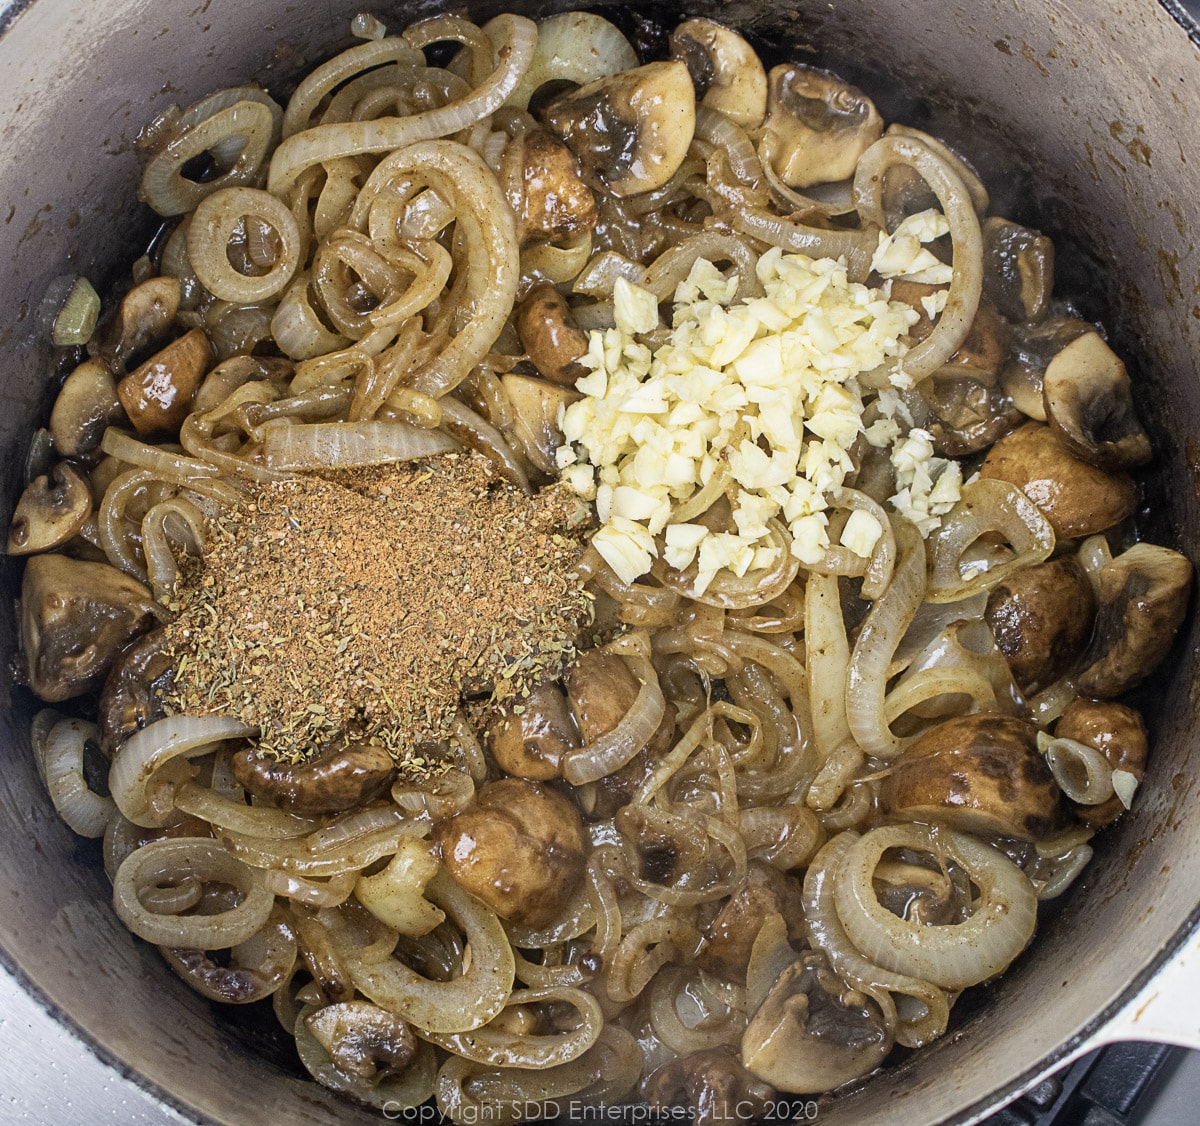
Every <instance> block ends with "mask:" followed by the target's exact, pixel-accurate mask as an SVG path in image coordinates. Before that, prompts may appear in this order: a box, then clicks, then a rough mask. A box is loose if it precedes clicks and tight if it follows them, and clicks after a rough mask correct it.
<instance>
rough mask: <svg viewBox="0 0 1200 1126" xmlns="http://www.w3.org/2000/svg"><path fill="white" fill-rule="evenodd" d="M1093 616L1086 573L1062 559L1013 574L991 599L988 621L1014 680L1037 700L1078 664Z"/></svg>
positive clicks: (1067, 558) (1068, 559)
mask: <svg viewBox="0 0 1200 1126" xmlns="http://www.w3.org/2000/svg"><path fill="white" fill-rule="evenodd" d="M1095 615H1096V599H1095V596H1094V595H1093V594H1092V584H1091V582H1090V580H1089V579H1088V577H1087V573H1086V572H1085V571H1084V569H1083V567H1081V566H1080V564H1079V562H1078V561H1077V560H1076V559H1075V558H1074V557H1073V556H1070V555H1064V556H1061V557H1060V558H1058V559H1051V560H1050V561H1049V562H1047V563H1039V564H1037V565H1036V566H1034V567H1022V568H1021V569H1019V570H1017V571H1014V572H1012V573H1011V574H1010V575H1009V576H1008V578H1006V579H1005V580H1004V581H1003V582H1001V583H1000V585H999V586H997V587H996V588H995V589H993V590H992V592H991V594H990V595H989V596H988V601H987V611H986V614H985V617H986V619H987V623H988V625H989V626H990V627H991V629H992V635H993V636H994V637H995V639H996V645H997V646H998V647H999V649H1000V652H1001V653H1003V654H1004V656H1005V657H1006V658H1007V659H1008V665H1009V668H1011V669H1012V674H1013V679H1014V680H1016V682H1017V684H1018V685H1019V686H1020V688H1021V690H1022V691H1023V692H1024V693H1025V694H1026V695H1033V694H1035V693H1037V692H1040V691H1041V690H1042V689H1043V688H1046V687H1048V686H1049V685H1050V684H1052V683H1053V682H1054V681H1056V680H1058V679H1059V677H1061V676H1063V675H1064V674H1065V673H1066V672H1067V671H1068V670H1069V669H1070V668H1071V666H1072V665H1073V664H1074V663H1075V661H1076V660H1078V658H1079V654H1080V653H1081V652H1082V651H1083V649H1084V647H1085V646H1086V645H1087V643H1088V639H1089V638H1090V637H1091V635H1092V620H1093V619H1094V617H1095Z"/></svg>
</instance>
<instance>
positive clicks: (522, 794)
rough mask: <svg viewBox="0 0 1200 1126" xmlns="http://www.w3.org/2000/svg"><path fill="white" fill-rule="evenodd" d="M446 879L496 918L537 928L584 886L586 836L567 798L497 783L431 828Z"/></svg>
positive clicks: (535, 786)
mask: <svg viewBox="0 0 1200 1126" xmlns="http://www.w3.org/2000/svg"><path fill="white" fill-rule="evenodd" d="M434 840H435V841H436V842H437V844H438V845H440V847H441V851H442V863H443V864H444V865H445V866H446V870H447V871H448V872H449V873H450V875H451V876H453V877H454V879H455V880H456V881H457V882H458V883H459V884H460V885H461V886H462V887H463V888H465V889H466V890H467V891H469V892H470V893H471V894H472V895H473V896H475V898H476V899H479V900H482V902H484V903H485V904H487V906H488V907H490V908H491V909H492V910H493V911H495V912H496V914H497V915H499V916H500V917H501V918H502V919H508V920H511V921H512V922H514V923H517V924H518V925H520V926H525V927H531V928H534V929H536V928H537V927H540V926H545V925H546V924H547V923H549V922H550V921H551V920H552V919H554V918H555V916H557V915H558V914H559V913H560V912H561V911H562V909H563V908H564V907H565V906H566V905H567V903H568V902H569V901H570V899H571V897H572V896H573V895H575V894H576V892H578V891H579V889H580V888H581V887H582V886H583V873H584V868H585V867H586V864H587V859H586V848H587V835H586V834H585V833H584V831H583V822H582V821H581V820H580V818H579V813H578V811H577V810H576V809H575V806H573V805H572V804H571V803H570V802H569V801H567V799H566V798H564V797H561V796H560V795H559V794H557V793H555V792H554V791H553V790H551V789H549V788H548V787H546V786H544V785H542V783H540V782H529V781H526V780H525V779H524V778H502V779H501V780H500V781H499V782H491V783H489V784H488V785H486V786H484V787H483V788H482V789H481V790H480V791H479V792H478V794H476V796H475V804H474V805H473V806H471V807H469V808H468V809H465V810H463V811H462V812H461V813H458V814H455V815H454V816H453V817H451V818H449V819H448V820H446V821H443V822H442V823H441V824H440V825H438V826H437V828H436V829H435V831H434Z"/></svg>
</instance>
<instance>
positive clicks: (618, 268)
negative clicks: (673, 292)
mask: <svg viewBox="0 0 1200 1126" xmlns="http://www.w3.org/2000/svg"><path fill="white" fill-rule="evenodd" d="M645 277H646V267H645V266H640V265H638V263H637V262H631V261H630V260H629V259H628V258H626V257H625V256H624V255H622V254H618V253H617V252H616V251H615V250H604V251H601V253H599V254H597V255H596V256H595V257H594V258H593V259H592V260H591V261H590V262H589V263H588V264H587V265H586V266H585V267H584V268H583V270H582V271H581V272H580V274H579V276H578V277H577V278H576V279H575V281H574V282H573V283H572V285H571V292H572V293H582V294H584V295H585V296H587V297H596V298H599V299H600V300H602V301H603V300H607V301H611V300H612V295H613V287H614V286H616V284H617V278H624V279H625V280H626V281H627V282H629V283H630V284H631V285H641V284H642V282H643V281H644V280H645Z"/></svg>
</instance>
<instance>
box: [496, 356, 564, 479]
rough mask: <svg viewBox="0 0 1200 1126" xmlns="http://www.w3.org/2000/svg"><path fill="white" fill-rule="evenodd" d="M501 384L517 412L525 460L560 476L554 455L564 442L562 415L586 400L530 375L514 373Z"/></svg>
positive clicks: (518, 435) (516, 430)
mask: <svg viewBox="0 0 1200 1126" xmlns="http://www.w3.org/2000/svg"><path fill="white" fill-rule="evenodd" d="M500 382H501V384H503V386H504V390H505V391H506V392H507V393H508V401H509V402H510V403H511V404H512V408H513V415H514V418H513V436H514V437H515V438H516V439H517V441H519V442H520V443H521V449H522V450H523V451H524V452H525V456H526V457H527V458H528V459H529V461H530V463H531V464H532V465H534V466H536V467H537V468H538V469H540V470H541V471H542V472H543V473H548V474H551V475H556V474H557V473H558V466H557V463H556V462H555V460H554V451H555V450H557V449H558V447H559V446H561V445H562V444H563V440H564V439H563V432H562V430H561V428H560V427H559V425H558V419H559V414H560V412H561V411H562V410H563V409H564V408H566V407H568V406H570V405H571V404H572V403H574V402H576V401H578V400H579V399H581V398H583V396H582V395H580V394H579V392H578V391H573V390H571V388H569V387H560V386H558V385H557V384H554V383H547V382H546V380H544V379H535V378H534V377H533V376H529V375H513V374H512V373H511V372H510V373H509V374H508V375H503V376H501V377H500Z"/></svg>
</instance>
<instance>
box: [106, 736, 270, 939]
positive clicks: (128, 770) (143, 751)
mask: <svg viewBox="0 0 1200 1126" xmlns="http://www.w3.org/2000/svg"><path fill="white" fill-rule="evenodd" d="M257 730H258V729H257V728H254V727H247V726H246V724H244V723H242V722H241V721H240V720H236V719H227V718H225V717H223V716H206V717H204V718H197V717H195V716H171V717H169V718H168V719H160V720H159V721H158V722H157V723H152V724H150V726H149V727H144V728H142V730H141V731H135V732H134V733H133V734H132V735H131V736H130V737H129V738H128V739H126V740H125V742H124V743H122V744H121V746H120V749H119V750H118V751H117V753H116V755H115V757H114V758H113V763H112V769H111V770H110V771H109V775H108V785H109V788H110V789H111V790H112V796H113V800H114V801H115V802H116V803H117V808H118V809H119V810H120V811H121V813H122V814H123V815H124V816H125V817H126V818H128V819H129V820H130V821H132V822H133V823H134V824H135V825H141V826H142V827H143V828H158V827H161V826H163V825H165V824H167V822H168V821H169V820H170V817H171V813H172V811H173V810H174V808H175V787H176V785H177V784H178V783H180V782H182V781H185V780H187V779H186V778H184V777H182V776H180V774H179V772H178V771H177V770H174V769H171V768H170V767H169V765H168V764H170V763H171V762H172V760H175V759H187V758H194V757H195V756H197V755H202V754H208V753H209V752H210V751H212V750H213V749H214V748H215V747H216V745H217V744H218V743H221V742H223V741H224V740H226V739H244V738H246V737H247V736H249V735H253V734H255V732H256V731H257ZM164 767H165V768H167V772H168V774H169V775H170V777H166V776H162V775H160V771H162V770H163V769H164ZM162 941H163V943H164V944H165V945H167V946H172V945H174V946H187V945H189V944H188V943H186V942H185V943H172V942H170V941H169V940H166V939H164V940H162Z"/></svg>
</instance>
